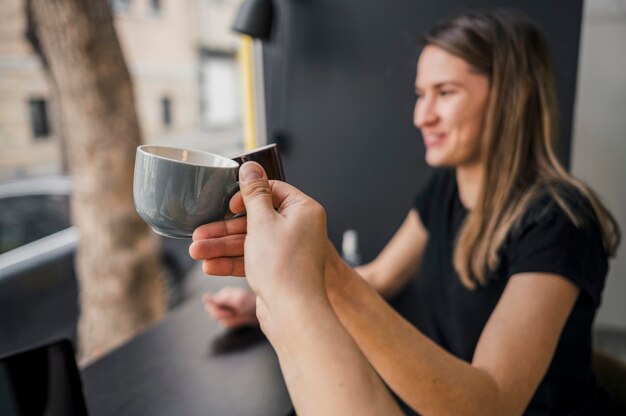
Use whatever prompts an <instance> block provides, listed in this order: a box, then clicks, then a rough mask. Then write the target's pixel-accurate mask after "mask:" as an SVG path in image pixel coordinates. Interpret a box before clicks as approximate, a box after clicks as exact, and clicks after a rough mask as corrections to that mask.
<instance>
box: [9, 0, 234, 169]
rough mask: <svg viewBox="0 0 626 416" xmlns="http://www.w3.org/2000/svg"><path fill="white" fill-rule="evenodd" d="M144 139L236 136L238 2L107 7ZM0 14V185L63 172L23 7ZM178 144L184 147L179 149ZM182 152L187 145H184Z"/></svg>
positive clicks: (139, 0)
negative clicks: (226, 132) (218, 132)
mask: <svg viewBox="0 0 626 416" xmlns="http://www.w3.org/2000/svg"><path fill="white" fill-rule="evenodd" d="M110 3H111V7H112V9H113V12H114V16H115V26H116V29H117V34H118V37H119V40H120V43H121V45H122V49H123V52H124V57H125V60H126V64H127V65H128V68H129V70H130V73H131V76H132V80H133V86H134V89H135V100H136V106H137V110H138V115H139V121H140V125H141V128H142V133H143V137H144V141H145V142H160V143H163V142H172V144H173V145H175V144H177V143H176V141H177V138H179V137H185V136H189V135H193V136H194V137H198V136H201V137H205V136H206V137H207V140H210V137H209V136H210V133H204V134H203V132H210V131H211V130H212V129H216V128H219V129H232V130H233V131H234V132H235V133H234V134H237V133H236V131H237V128H238V126H239V125H240V118H241V115H240V114H241V111H240V109H239V108H240V104H239V89H238V83H239V80H238V71H237V62H236V50H237V45H238V38H237V37H236V36H235V35H233V34H231V33H230V32H229V30H228V27H229V24H230V22H232V19H233V16H234V13H235V11H236V8H237V6H238V1H237V0H111V1H110ZM3 6H4V7H3V8H2V9H1V10H0V180H2V179H7V178H15V177H20V176H32V175H39V174H56V173H62V172H63V171H64V162H63V157H62V153H63V152H62V150H61V149H62V129H61V125H60V122H59V119H58V115H57V112H56V106H55V103H54V102H53V99H54V97H53V95H52V94H51V89H50V86H49V84H48V80H47V79H46V74H45V73H44V70H43V67H42V64H41V62H40V60H39V57H38V56H37V54H36V53H35V52H34V51H33V49H32V47H31V46H30V44H29V42H28V41H27V39H26V37H25V36H24V33H25V31H26V27H27V24H26V15H25V11H24V1H23V0H4V1H3ZM178 144H179V145H180V144H181V143H178ZM182 145H184V143H182Z"/></svg>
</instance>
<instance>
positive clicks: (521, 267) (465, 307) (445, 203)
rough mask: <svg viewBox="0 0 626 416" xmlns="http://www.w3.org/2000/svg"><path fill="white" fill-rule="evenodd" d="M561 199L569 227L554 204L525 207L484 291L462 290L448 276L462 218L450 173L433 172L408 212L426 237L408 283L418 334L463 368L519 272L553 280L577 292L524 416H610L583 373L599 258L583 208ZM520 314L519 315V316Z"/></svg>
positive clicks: (543, 199) (596, 232)
mask: <svg viewBox="0 0 626 416" xmlns="http://www.w3.org/2000/svg"><path fill="white" fill-rule="evenodd" d="M560 194H562V196H563V198H564V199H565V200H566V201H567V202H568V203H569V205H571V206H572V207H573V209H575V210H577V212H579V213H581V214H582V217H583V219H584V221H583V223H582V224H581V225H580V227H576V226H575V225H574V224H573V223H572V222H571V221H570V219H569V217H568V216H567V215H566V214H565V212H563V210H562V209H561V208H560V206H559V205H558V204H557V203H556V201H555V200H554V199H553V198H552V197H551V196H549V195H548V194H547V193H546V194H545V195H541V196H539V197H538V198H537V199H536V200H534V201H533V202H531V204H530V206H529V208H528V210H527V211H526V212H525V213H524V215H523V216H522V217H521V219H520V221H519V223H518V224H517V226H515V227H514V228H513V229H512V231H511V232H510V233H509V236H508V238H507V240H506V241H505V243H504V245H503V247H502V248H501V250H500V257H499V260H500V261H499V265H498V268H497V270H494V271H492V272H490V273H489V274H488V276H489V282H488V284H487V285H485V286H481V287H477V288H476V289H473V290H470V289H468V288H466V287H465V286H464V285H463V284H462V283H461V280H460V278H459V276H458V274H457V273H456V271H455V270H454V266H453V262H452V258H453V252H454V244H455V241H456V237H457V234H458V232H459V230H460V227H461V225H462V224H463V221H464V219H465V217H466V215H467V210H466V209H465V207H464V206H463V205H462V203H461V200H460V198H459V193H458V189H457V183H456V175H455V172H454V170H452V169H438V170H435V172H434V174H433V176H432V178H431V179H430V180H429V181H428V183H426V185H425V186H424V187H423V188H422V189H420V191H419V192H418V194H417V196H416V198H415V208H416V209H417V212H418V213H419V216H420V219H421V221H422V223H423V224H424V226H425V227H426V229H427V230H428V233H429V239H428V244H427V246H426V251H425V253H424V255H423V259H422V267H421V270H420V273H419V275H418V277H417V279H416V281H415V286H416V290H415V292H416V296H417V300H416V302H417V305H416V306H417V309H418V316H417V317H416V323H417V326H418V327H419V329H420V330H421V331H422V332H423V333H424V334H426V335H427V336H428V337H430V338H431V339H432V340H433V341H435V342H436V343H437V344H439V345H440V346H441V347H443V348H445V349H446V350H447V351H449V352H450V353H452V354H454V355H455V356H457V357H459V358H461V359H463V360H465V361H467V362H471V360H472V357H473V355H474V350H475V348H476V345H477V343H478V339H479V337H480V335H481V333H482V331H483V328H484V326H485V324H486V323H487V320H488V319H489V317H490V315H491V313H492V311H493V310H494V308H495V306H496V304H497V303H498V301H499V300H500V297H501V295H502V292H503V291H504V288H505V286H506V285H507V282H508V281H509V278H510V277H511V276H513V275H515V274H517V273H522V272H547V273H555V274H559V275H561V276H563V277H565V278H566V279H569V280H570V281H572V282H573V283H574V284H576V285H577V286H578V287H579V288H580V295H579V297H578V300H577V301H576V304H575V306H574V308H573V310H572V312H571V314H570V316H569V318H568V320H567V323H566V324H565V327H564V329H563V333H562V334H561V338H560V340H559V343H558V346H557V349H556V352H555V355H554V357H553V360H552V362H551V364H550V367H549V369H548V372H547V373H546V376H545V377H544V379H543V381H542V382H541V384H540V385H539V387H538V389H537V391H536V393H535V395H534V396H533V398H532V400H531V402H530V405H529V407H528V409H527V410H526V413H525V414H526V415H534V416H535V415H603V414H611V413H610V412H609V410H603V409H608V406H609V401H608V398H607V396H606V394H605V393H604V391H603V390H602V389H600V388H599V387H598V386H597V384H596V381H595V377H594V375H593V372H592V370H591V368H590V363H591V348H592V339H591V326H592V322H593V319H594V317H595V313H596V310H597V308H598V305H599V304H600V299H601V294H602V289H603V288H604V281H605V277H606V273H607V267H608V265H607V256H606V253H605V250H604V247H603V244H602V238H601V233H600V228H599V225H598V223H597V220H596V217H595V215H594V214H593V210H592V209H591V207H590V205H589V203H588V202H587V201H586V200H585V199H584V198H582V197H581V196H580V195H579V194H578V193H577V192H576V191H574V190H568V189H567V188H565V187H564V188H563V192H562V193H560ZM522 312H523V311H522Z"/></svg>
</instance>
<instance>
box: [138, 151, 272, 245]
mask: <svg viewBox="0 0 626 416" xmlns="http://www.w3.org/2000/svg"><path fill="white" fill-rule="evenodd" d="M248 160H254V161H257V162H258V163H259V164H261V165H262V166H263V167H264V168H265V169H266V171H267V172H268V177H269V178H270V179H281V180H282V179H284V177H283V175H282V165H281V162H280V156H279V155H278V151H277V149H276V145H269V146H265V147H262V148H259V149H255V150H253V151H251V152H247V153H244V154H243V155H240V156H238V157H236V158H234V160H233V159H229V158H226V157H223V156H219V155H216V154H213V153H209V152H204V151H199V150H188V149H180V148H176V147H169V146H156V145H143V146H139V147H138V148H137V155H136V158H135V175H134V182H133V196H134V201H135V208H136V209H137V212H138V213H139V216H140V217H141V218H142V219H143V220H144V221H145V222H147V223H148V224H149V225H150V226H151V227H152V229H153V230H154V231H155V232H156V233H157V234H160V235H163V236H166V237H172V238H191V235H192V234H193V231H194V230H195V229H196V228H197V227H199V226H200V225H203V224H207V223H209V222H213V221H219V220H223V219H227V218H229V217H232V216H233V214H232V213H231V212H230V210H229V209H228V203H229V201H230V198H231V197H232V196H233V195H234V194H235V193H236V192H237V191H238V190H239V182H237V180H238V173H239V166H240V165H239V162H241V163H243V162H246V161H248Z"/></svg>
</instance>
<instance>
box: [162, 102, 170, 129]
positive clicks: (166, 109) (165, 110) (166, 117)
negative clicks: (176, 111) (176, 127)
mask: <svg viewBox="0 0 626 416" xmlns="http://www.w3.org/2000/svg"><path fill="white" fill-rule="evenodd" d="M161 120H162V121H163V125H164V126H165V127H167V128H169V127H171V126H172V100H171V99H170V97H163V98H161Z"/></svg>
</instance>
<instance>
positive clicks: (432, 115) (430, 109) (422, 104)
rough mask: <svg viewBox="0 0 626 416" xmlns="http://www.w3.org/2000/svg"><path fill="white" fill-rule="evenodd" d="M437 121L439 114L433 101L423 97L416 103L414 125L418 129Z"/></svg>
mask: <svg viewBox="0 0 626 416" xmlns="http://www.w3.org/2000/svg"><path fill="white" fill-rule="evenodd" d="M436 121H437V113H436V111H435V108H434V103H433V101H432V100H430V99H427V98H426V97H422V98H420V99H418V100H417V101H416V102H415V111H414V112H413V124H414V125H415V127H417V128H418V129H420V128H422V127H424V126H428V125H431V124H433V123H435V122H436Z"/></svg>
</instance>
